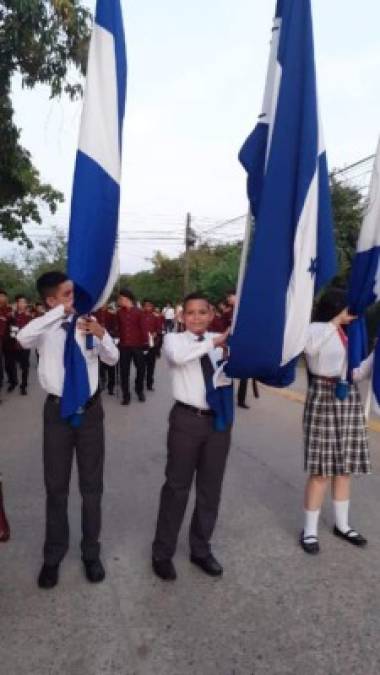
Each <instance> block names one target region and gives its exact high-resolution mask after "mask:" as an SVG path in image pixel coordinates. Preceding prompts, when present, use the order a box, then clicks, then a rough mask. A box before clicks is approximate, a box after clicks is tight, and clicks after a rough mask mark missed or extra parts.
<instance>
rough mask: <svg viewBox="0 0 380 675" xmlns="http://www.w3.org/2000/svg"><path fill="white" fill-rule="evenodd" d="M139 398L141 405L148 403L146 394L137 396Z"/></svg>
mask: <svg viewBox="0 0 380 675" xmlns="http://www.w3.org/2000/svg"><path fill="white" fill-rule="evenodd" d="M137 398H138V399H139V401H140V403H145V401H146V398H145V394H137Z"/></svg>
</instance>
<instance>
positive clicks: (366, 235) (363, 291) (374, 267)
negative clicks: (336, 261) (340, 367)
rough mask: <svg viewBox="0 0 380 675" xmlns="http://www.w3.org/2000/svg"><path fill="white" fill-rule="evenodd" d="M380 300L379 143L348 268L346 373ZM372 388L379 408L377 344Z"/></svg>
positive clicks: (361, 352)
mask: <svg viewBox="0 0 380 675" xmlns="http://www.w3.org/2000/svg"><path fill="white" fill-rule="evenodd" d="M379 300H380V140H379V144H378V148H377V154H376V158H375V163H374V168H373V172H372V178H371V184H370V188H369V195H368V204H367V207H366V212H365V216H364V220H363V225H362V228H361V231H360V235H359V241H358V245H357V251H356V255H355V258H354V262H353V265H352V271H351V278H350V284H349V293H348V303H349V307H350V311H351V312H352V314H355V315H359V319H358V321H355V322H354V323H352V324H351V325H350V326H349V327H348V337H349V350H348V353H349V359H348V360H349V371H350V372H351V371H352V370H353V369H354V368H357V367H358V366H359V365H360V363H361V361H362V360H363V359H364V358H365V357H366V354H367V336H366V331H365V319H364V317H363V316H362V315H363V313H364V312H365V310H366V309H367V307H369V306H370V305H372V304H373V303H375V302H378V301H379ZM373 389H374V393H375V396H376V400H377V403H378V404H379V405H380V342H379V341H378V342H377V346H376V350H375V367H374V379H373Z"/></svg>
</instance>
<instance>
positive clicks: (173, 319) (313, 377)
mask: <svg viewBox="0 0 380 675" xmlns="http://www.w3.org/2000/svg"><path fill="white" fill-rule="evenodd" d="M37 288H38V291H39V293H40V296H41V298H42V300H43V305H38V306H36V307H35V308H34V309H33V310H32V309H28V307H27V302H26V299H25V298H20V297H19V298H17V299H16V301H15V306H14V307H13V308H10V307H9V305H8V298H7V295H6V293H5V292H1V293H0V316H1V323H0V325H1V326H2V328H1V333H0V336H1V339H0V343H1V345H2V347H1V349H2V352H1V353H2V354H4V356H5V359H4V361H5V370H6V372H7V374H8V378H9V375H12V373H14V368H15V367H17V365H20V368H21V373H22V377H24V378H25V377H27V368H26V366H25V364H26V363H29V353H30V350H31V349H36V350H37V353H38V357H39V365H38V371H39V379H40V383H41V386H42V387H43V389H44V390H45V391H46V394H47V398H46V401H45V406H44V418H43V419H44V434H43V438H44V441H43V460H44V477H45V486H46V535H45V537H46V538H45V546H44V564H43V567H42V569H41V572H40V576H39V580H38V583H39V586H40V587H42V588H52V587H53V586H55V585H56V584H57V582H58V570H59V565H60V563H61V562H62V560H63V558H64V556H65V553H66V551H67V548H68V532H69V527H68V515H67V503H68V494H69V483H70V473H71V464H72V461H73V455H74V452H76V455H77V463H78V473H79V487H80V492H81V496H82V503H83V508H82V532H83V538H82V560H83V563H84V567H85V573H86V576H87V578H88V580H89V581H91V582H99V581H102V580H103V579H104V577H105V570H104V568H103V565H102V563H101V561H100V543H99V536H100V523H101V499H102V491H103V467H104V429H103V417H104V415H103V409H102V403H101V397H100V393H99V392H100V388H99V382H100V384H101V386H102V387H103V388H108V392H109V393H110V394H111V395H112V394H113V393H114V388H115V382H116V373H115V368H116V365H117V364H118V363H119V371H118V372H119V373H120V384H121V391H122V399H121V402H122V404H123V405H128V404H129V403H130V400H131V388H130V368H131V363H132V361H133V363H134V365H135V369H136V377H135V381H134V382H135V393H136V395H137V398H138V400H139V401H141V402H144V401H145V393H144V392H145V388H146V389H148V390H150V391H153V389H154V371H155V362H156V359H157V357H159V356H160V353H161V348H162V347H163V350H164V353H165V357H166V359H167V362H168V365H169V369H170V373H171V378H172V392H173V399H174V405H173V408H172V410H171V413H170V416H169V432H168V456H167V465H166V470H165V476H166V480H165V483H164V485H163V487H162V490H161V496H160V504H159V511H158V518H157V526H156V533H155V537H154V541H153V547H152V566H153V570H154V572H155V573H156V575H157V576H158V577H160V578H161V579H164V580H174V579H175V578H176V570H175V568H174V564H173V557H174V553H175V550H176V544H177V538H178V534H179V530H180V527H181V524H182V521H183V517H184V513H185V510H186V506H187V503H188V497H189V492H190V489H191V486H192V484H193V482H194V478H195V487H196V499H195V508H194V513H193V517H192V520H191V526H190V537H189V541H190V553H191V556H190V558H191V561H192V562H193V563H194V564H196V565H197V566H198V567H199V568H200V569H202V570H203V571H204V572H205V573H206V574H208V575H211V576H221V574H222V572H223V568H222V566H221V565H220V563H219V562H218V561H217V560H216V558H215V557H214V555H213V553H212V550H211V544H210V541H211V537H212V533H213V530H214V527H215V523H216V520H217V516H218V509H219V501H220V496H221V489H222V483H223V476H224V472H225V467H226V462H227V457H228V452H229V448H230V440H231V425H230V424H229V423H228V425H227V426H225V427H224V428H218V425H216V424H215V419H216V418H215V412H214V410H213V408H212V405H211V403H210V401H209V399H208V391H209V383H210V381H211V378H213V377H214V376H216V370H217V365H218V364H219V363H220V360H221V359H222V358H223V356H226V354H227V352H228V348H227V340H228V335H229V332H230V328H231V322H232V315H233V306H234V303H235V293H234V292H231V293H229V294H228V295H227V298H226V301H225V302H221V303H219V305H218V306H217V307H214V306H212V305H211V303H210V302H209V300H208V299H207V297H205V296H204V295H203V294H202V293H193V294H191V295H189V296H187V297H186V298H185V300H184V302H183V306H182V305H181V306H177V307H176V308H174V307H173V306H172V305H170V304H169V303H168V304H167V305H166V307H165V308H164V310H163V311H159V310H157V308H155V307H154V305H153V303H152V302H151V301H150V300H148V299H145V300H144V301H143V302H142V305H141V307H140V306H139V304H138V303H137V302H136V299H135V297H134V296H133V294H132V293H131V292H130V291H129V290H121V291H120V293H119V295H118V299H117V309H115V308H114V307H108V306H105V307H102V308H101V309H100V310H98V311H97V312H96V317H95V319H96V320H94V317H80V318H79V319H78V318H77V317H76V316H75V311H74V308H73V302H74V291H73V284H72V282H71V281H70V280H69V279H68V278H67V277H66V276H65V275H64V274H62V273H61V272H51V273H47V274H45V275H43V276H42V277H41V278H40V279H39V280H38V282H37ZM345 303H346V296H345V294H344V293H343V292H342V291H339V290H334V289H333V290H332V291H330V292H328V293H327V294H326V295H325V296H323V297H322V299H321V300H320V301H319V302H318V304H317V307H316V312H315V316H314V320H313V322H312V323H311V325H310V329H309V334H308V337H307V341H306V345H305V357H306V363H307V372H308V378H309V384H308V392H307V398H306V404H305V409H304V464H305V470H306V471H307V473H308V474H309V476H308V479H307V482H306V489H305V502H304V507H305V508H304V528H303V530H302V533H301V535H300V545H301V547H302V548H303V550H304V551H305V552H306V553H309V554H316V553H318V552H319V538H318V521H319V515H320V509H321V506H322V502H323V499H324V495H325V491H326V487H327V484H328V482H329V481H331V484H332V496H333V506H334V522H335V525H334V529H333V532H334V534H335V535H336V536H338V537H340V538H341V539H343V540H344V541H346V542H349V543H350V544H353V545H355V546H365V545H366V543H367V541H366V539H365V538H364V537H363V536H362V535H361V534H360V533H359V532H357V531H356V530H354V529H353V528H352V527H351V526H350V521H349V504H350V477H351V475H352V474H357V473H363V474H367V473H369V472H370V470H371V465H370V458H369V449H368V433H367V425H366V420H365V415H364V411H363V407H362V403H361V400H360V395H359V391H358V388H357V384H356V382H357V381H359V380H360V379H363V378H366V377H369V376H370V375H371V372H372V369H373V355H370V357H369V358H368V359H367V361H365V362H364V363H363V364H362V366H361V367H360V368H359V369H357V371H354V373H353V378H352V381H351V382H343V381H342V373H345V372H346V370H347V336H346V332H345V327H346V326H347V325H348V324H350V323H351V322H352V321H353V320H354V318H355V317H353V316H351V315H350V314H349V312H348V310H347V309H346V308H345ZM33 317H34V318H33ZM71 322H75V323H73V324H72V326H73V329H74V330H75V340H76V342H77V344H78V345H79V347H80V349H81V351H82V354H83V357H84V359H85V363H86V367H87V372H88V379H89V384H90V398H89V399H88V402H87V403H86V405H85V407H84V408H83V409H82V410H81V411H80V417H81V423H80V424H79V425H78V424H75V425H72V424H71V422H70V421H69V420H68V419H65V418H64V417H63V416H62V410H61V405H60V404H61V401H62V394H63V383H64V364H63V361H64V359H63V355H64V350H65V344H66V342H65V341H66V335H67V333H68V326H69V325H70V323H71ZM165 334H166V335H165ZM88 336H92V338H93V341H94V343H93V347H92V348H91V349H88V348H87V346H86V344H87V343H86V338H87V337H88ZM164 336H165V339H164V340H163V337H164ZM22 352H27V354H28V356H27V357H26V356H22V357H20V353H22ZM9 354H12V356H9ZM99 361H100V362H101V366H100V368H99ZM23 367H24V370H23V369H22V368H23ZM12 369H13V370H12ZM15 382H16V383H17V377H16V378H14V377H13V379H12V377H11V378H9V386H8V389H9V390H11V391H12V389H14V387H15V386H16V384H15ZM246 385H247V383H245V390H246ZM255 386H256V383H254V388H255ZM240 387H241V385H240ZM26 391H27V382H26V380H25V379H22V380H21V393H22V394H25V393H26ZM240 396H241V394H240ZM239 402H240V403H242V400H241V398H240V399H239ZM0 479H1V476H0ZM9 535H10V529H9V524H8V521H7V519H6V516H5V510H4V504H3V499H2V492H1V480H0V541H6V540H7V539H8V538H9Z"/></svg>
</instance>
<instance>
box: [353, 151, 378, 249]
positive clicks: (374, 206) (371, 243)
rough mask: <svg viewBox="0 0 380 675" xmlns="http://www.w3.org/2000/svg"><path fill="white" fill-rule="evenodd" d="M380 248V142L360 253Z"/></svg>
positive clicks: (361, 233) (360, 243) (360, 240)
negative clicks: (376, 247)
mask: <svg viewBox="0 0 380 675" xmlns="http://www.w3.org/2000/svg"><path fill="white" fill-rule="evenodd" d="M375 246H380V140H379V144H378V146H377V154H376V159H375V164H374V167H373V172H372V177H371V184H370V188H369V195H368V206H367V209H366V214H365V217H364V222H363V226H362V229H361V232H360V237H359V242H358V253H362V252H363V251H369V250H370V249H371V248H374V247H375Z"/></svg>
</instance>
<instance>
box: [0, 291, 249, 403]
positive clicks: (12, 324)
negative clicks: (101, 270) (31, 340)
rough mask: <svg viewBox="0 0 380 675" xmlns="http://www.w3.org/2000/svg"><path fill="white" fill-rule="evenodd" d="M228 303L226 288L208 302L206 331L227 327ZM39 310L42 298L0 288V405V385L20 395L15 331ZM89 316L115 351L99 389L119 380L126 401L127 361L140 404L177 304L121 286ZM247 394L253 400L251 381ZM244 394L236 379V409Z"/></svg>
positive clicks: (21, 355)
mask: <svg viewBox="0 0 380 675" xmlns="http://www.w3.org/2000/svg"><path fill="white" fill-rule="evenodd" d="M234 304H235V291H230V292H228V293H227V295H226V298H225V299H223V300H221V301H220V302H219V303H218V304H217V305H212V313H213V318H212V321H211V325H210V327H209V330H210V331H211V332H215V333H222V332H224V331H225V330H226V329H227V328H229V327H230V326H231V322H232V314H233V307H234ZM45 311H46V308H45V306H44V304H43V303H42V302H36V303H34V304H31V303H30V302H29V301H28V299H27V297H26V296H25V295H17V296H16V297H15V298H14V301H13V302H11V301H10V298H9V296H8V294H7V291H6V290H5V289H2V288H0V403H1V394H2V391H3V389H4V388H6V391H7V393H12V392H13V391H14V390H15V389H16V388H17V387H18V386H19V387H20V388H19V391H20V394H21V395H23V396H26V395H27V393H28V380H29V370H30V362H31V350H30V349H24V348H23V347H22V346H21V344H20V343H19V341H18V340H17V335H18V333H19V331H20V330H21V329H22V328H24V327H25V326H26V325H27V324H28V323H29V322H30V321H32V320H33V319H35V318H37V317H39V316H42V315H43V314H44V313H45ZM94 316H95V318H96V319H97V321H98V322H99V323H100V325H101V326H103V327H104V328H105V329H106V330H107V332H108V333H109V334H110V336H111V337H112V338H113V339H114V341H115V343H116V344H117V345H118V347H119V351H120V361H119V364H118V366H117V367H110V366H106V365H105V364H102V363H100V373H99V375H100V386H101V388H102V389H106V390H107V391H108V393H109V394H110V395H111V396H112V395H113V394H114V393H115V388H116V385H117V384H120V388H121V392H122V405H128V404H129V403H130V401H131V391H130V370H131V364H132V363H133V364H134V366H135V370H136V377H135V393H136V395H137V397H138V400H139V401H140V402H145V391H146V390H148V391H153V390H154V374H155V366H156V360H157V358H160V356H161V348H162V341H163V337H164V335H165V334H166V333H170V332H172V331H174V332H177V333H180V332H182V331H183V330H184V322H183V307H182V305H181V304H177V305H173V304H172V303H170V302H167V303H166V304H165V306H164V307H163V309H160V308H159V307H157V306H155V305H154V303H153V302H152V301H151V300H150V299H149V298H146V299H143V301H142V302H139V301H138V300H137V299H136V298H135V296H134V295H133V293H132V292H131V291H129V290H127V289H126V290H121V291H120V293H119V294H118V298H117V301H116V303H110V304H105V305H104V306H103V307H101V308H100V309H98V310H97V311H96V312H94ZM36 359H38V352H37V353H36ZM5 379H7V383H5ZM253 392H254V395H255V397H256V398H258V390H257V385H256V383H255V382H254V381H253ZM246 394H247V381H246V380H241V381H240V384H239V388H238V397H237V398H238V405H239V406H240V407H241V408H248V406H247V404H246Z"/></svg>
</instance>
